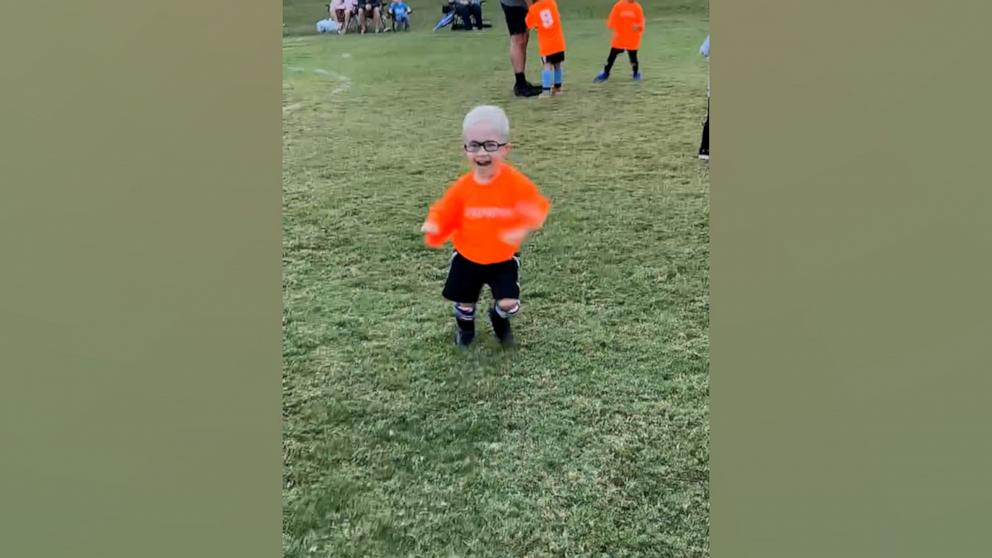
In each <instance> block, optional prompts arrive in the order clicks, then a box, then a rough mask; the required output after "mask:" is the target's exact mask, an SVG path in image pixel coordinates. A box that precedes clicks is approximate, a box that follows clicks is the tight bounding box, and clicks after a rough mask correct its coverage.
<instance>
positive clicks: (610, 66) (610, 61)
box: [603, 48, 623, 75]
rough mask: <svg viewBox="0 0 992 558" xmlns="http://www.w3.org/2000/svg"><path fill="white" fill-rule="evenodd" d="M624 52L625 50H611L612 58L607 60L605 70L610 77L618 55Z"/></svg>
mask: <svg viewBox="0 0 992 558" xmlns="http://www.w3.org/2000/svg"><path fill="white" fill-rule="evenodd" d="M621 52H623V49H619V48H611V49H610V56H609V57H608V58H607V59H606V66H605V67H604V68H603V73H604V74H607V75H609V74H610V70H612V69H613V63H614V62H616V61H617V55H618V54H620V53H621Z"/></svg>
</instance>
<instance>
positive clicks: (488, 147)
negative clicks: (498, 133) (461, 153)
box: [465, 141, 507, 153]
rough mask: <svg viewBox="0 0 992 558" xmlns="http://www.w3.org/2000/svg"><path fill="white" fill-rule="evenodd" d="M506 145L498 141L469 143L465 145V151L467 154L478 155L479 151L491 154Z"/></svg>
mask: <svg viewBox="0 0 992 558" xmlns="http://www.w3.org/2000/svg"><path fill="white" fill-rule="evenodd" d="M506 145H507V144H506V143H500V142H498V141H484V142H481V143H480V142H477V141H470V142H468V143H466V144H465V151H468V152H469V153H478V152H479V150H480V149H484V150H485V151H486V153H492V152H493V151H496V150H498V149H499V148H500V147H504V146H506Z"/></svg>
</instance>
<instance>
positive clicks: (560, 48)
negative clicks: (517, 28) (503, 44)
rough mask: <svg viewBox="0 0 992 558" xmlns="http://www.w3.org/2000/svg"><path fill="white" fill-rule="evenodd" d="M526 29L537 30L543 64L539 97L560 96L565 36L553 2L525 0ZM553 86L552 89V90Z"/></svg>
mask: <svg viewBox="0 0 992 558" xmlns="http://www.w3.org/2000/svg"><path fill="white" fill-rule="evenodd" d="M527 4H528V6H529V7H528V9H527V19H526V20H525V21H526V23H527V28H528V29H537V46H538V50H539V51H540V53H541V61H542V62H544V72H543V73H542V74H541V82H542V83H541V86H542V88H541V96H542V97H551V96H552V95H561V84H562V70H561V64H562V62H564V61H565V34H564V33H563V32H562V29H561V15H559V13H558V3H557V2H555V0H527ZM552 84H554V89H552V87H551V86H552Z"/></svg>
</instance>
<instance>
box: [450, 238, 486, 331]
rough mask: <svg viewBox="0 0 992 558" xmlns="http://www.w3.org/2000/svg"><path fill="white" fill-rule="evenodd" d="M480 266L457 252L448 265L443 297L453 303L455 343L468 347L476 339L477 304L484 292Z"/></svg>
mask: <svg viewBox="0 0 992 558" xmlns="http://www.w3.org/2000/svg"><path fill="white" fill-rule="evenodd" d="M479 268H480V266H479V264H476V263H473V262H471V261H469V260H467V259H465V258H464V257H462V256H461V255H460V254H458V253H457V252H456V253H454V254H452V256H451V261H450V263H449V264H448V277H447V279H446V280H445V283H444V290H443V291H442V292H441V295H442V296H443V297H444V298H446V299H447V300H450V301H452V302H453V310H454V315H455V325H456V326H457V329H456V335H455V343H456V344H457V345H458V346H459V347H467V346H469V345H470V344H471V343H472V340H473V339H474V338H475V304H476V302H477V301H478V300H479V294H480V293H481V292H482V281H481V277H480V271H479Z"/></svg>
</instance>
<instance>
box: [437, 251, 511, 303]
mask: <svg viewBox="0 0 992 558" xmlns="http://www.w3.org/2000/svg"><path fill="white" fill-rule="evenodd" d="M519 281H520V257H519V255H517V256H513V258H511V259H509V260H506V261H505V262H499V263H494V264H478V263H475V262H473V261H471V260H468V259H466V258H465V257H464V256H462V255H461V254H459V253H458V252H455V253H454V254H452V256H451V264H450V265H449V266H448V278H447V279H446V280H445V282H444V290H443V291H441V296H443V297H444V298H446V299H448V300H450V301H452V302H461V303H464V304H475V303H476V302H478V301H479V295H480V294H482V287H483V286H485V285H489V289H490V290H491V291H492V293H493V299H495V300H499V299H501V298H512V299H519V298H520V283H519Z"/></svg>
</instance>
